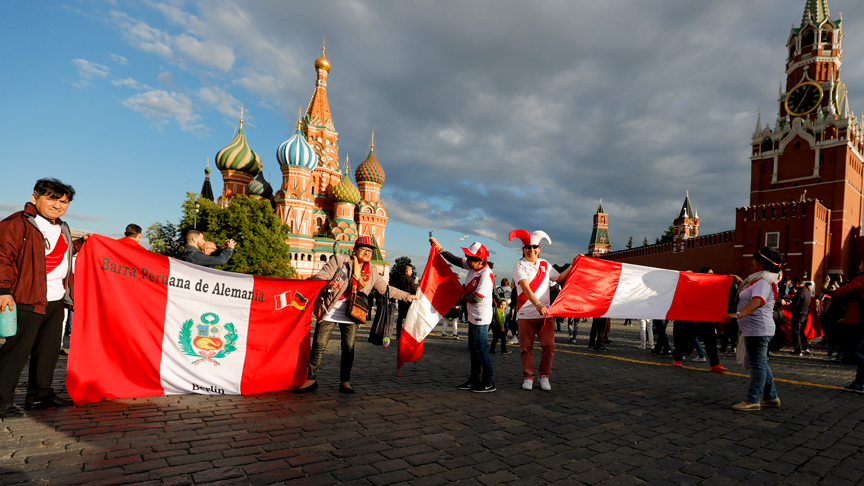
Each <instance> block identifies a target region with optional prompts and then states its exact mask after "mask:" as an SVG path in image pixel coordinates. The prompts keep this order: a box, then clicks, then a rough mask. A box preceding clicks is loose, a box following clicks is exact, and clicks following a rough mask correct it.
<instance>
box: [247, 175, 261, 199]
mask: <svg viewBox="0 0 864 486" xmlns="http://www.w3.org/2000/svg"><path fill="white" fill-rule="evenodd" d="M249 194H250V195H252V196H258V197H261V195H262V194H264V183H262V182H261V181H259V180H257V179H252V180H251V181H250V182H249Z"/></svg>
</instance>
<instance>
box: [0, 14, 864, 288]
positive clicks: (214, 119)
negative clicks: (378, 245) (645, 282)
mask: <svg viewBox="0 0 864 486" xmlns="http://www.w3.org/2000/svg"><path fill="white" fill-rule="evenodd" d="M805 3H806V1H805V0H753V1H749V2H741V1H740V0H713V1H711V2H701V1H692V0H690V1H688V0H606V1H604V2H593V1H587V0H573V1H536V2H524V1H479V0H476V1H461V2H456V1H442V0H436V1H411V2H405V1H398V0H394V1H362V0H353V1H351V0H343V1H327V0H319V1H315V2H299V1H297V2H286V1H282V0H269V1H263V0H242V1H241V0H208V1H200V2H194V1H182V0H169V1H162V2H160V1H150V0H142V1H119V0H118V1H104V0H80V1H67V2H55V1H40V2H11V3H8V4H7V5H5V6H4V15H3V17H2V20H0V25H2V33H0V36H2V40H3V43H2V48H0V49H2V52H3V55H2V58H3V63H4V76H3V80H2V85H3V88H4V89H2V91H0V99H2V107H3V114H4V116H2V117H0V133H2V134H3V137H2V139H3V143H2V144H3V147H4V158H3V162H2V167H3V172H4V177H3V179H2V181H3V182H2V189H0V215H6V214H9V213H11V212H12V211H15V210H18V209H19V208H20V207H21V206H22V204H23V202H25V201H27V200H29V195H30V192H31V190H32V184H33V182H34V181H35V180H36V179H38V178H40V177H45V176H53V177H58V178H61V179H62V180H64V181H66V182H69V183H71V184H72V185H73V186H75V188H76V190H77V191H78V194H77V196H76V197H75V200H74V202H73V204H72V206H71V207H70V210H69V211H70V212H69V213H68V214H67V220H68V221H69V222H70V224H71V226H72V227H73V228H76V229H81V230H87V231H92V232H97V233H102V234H111V235H116V234H119V233H120V232H122V230H123V228H124V227H125V225H126V224H127V223H129V222H136V223H138V224H140V225H141V226H143V227H147V226H149V225H150V224H152V223H154V222H156V221H172V222H176V221H177V220H178V218H179V207H180V203H181V201H182V200H183V198H184V196H185V193H186V192H187V191H190V192H197V191H199V190H200V188H201V184H202V182H203V176H204V173H203V170H204V167H205V165H206V163H207V161H208V160H210V161H212V160H213V158H214V156H215V154H216V153H217V152H218V151H219V149H221V148H222V147H223V146H225V145H226V144H227V143H228V142H229V141H230V140H231V139H232V138H233V136H234V132H235V130H236V128H237V120H238V118H239V114H240V104H241V103H243V104H244V106H245V118H246V122H247V123H246V125H245V129H246V130H245V131H246V135H247V140H248V142H249V144H250V145H251V147H252V149H253V150H255V151H256V152H258V153H259V154H260V155H261V157H262V159H263V163H264V168H265V175H267V176H268V177H270V178H271V181H272V182H273V184H274V185H277V184H278V180H279V174H280V172H279V169H278V164H277V162H276V158H275V151H276V149H277V147H278V146H279V145H280V144H281V143H282V142H283V141H284V140H286V139H287V138H288V137H289V133H290V131H291V130H292V128H293V126H294V123H295V121H296V117H297V111H298V108H299V107H300V106H302V107H303V108H304V109H305V107H306V106H307V104H308V102H309V99H310V97H311V95H312V92H313V89H314V86H315V70H314V67H313V63H314V60H315V59H316V58H317V57H318V56H319V55H320V54H321V45H322V41H323V39H324V38H325V37H326V45H327V58H328V59H329V60H330V63H331V64H332V70H331V72H330V77H329V78H328V97H329V101H330V108H331V112H332V115H333V121H334V124H335V126H336V129H337V130H338V131H339V145H340V155H341V157H342V161H341V162H342V163H344V157H345V155H346V153H347V154H350V160H351V162H352V167H354V166H356V164H357V163H359V162H361V161H362V160H363V158H364V157H365V155H366V153H367V152H368V143H369V138H370V135H371V132H372V130H375V141H376V155H377V157H378V160H379V161H380V162H381V164H382V166H383V167H384V170H385V171H386V176H387V179H386V182H385V184H384V186H383V189H382V198H383V199H384V201H385V204H386V207H387V208H388V211H389V212H390V219H389V222H388V226H387V242H386V243H387V245H386V246H387V249H388V257H389V258H390V259H394V258H395V257H397V256H401V255H409V256H411V257H412V258H413V259H415V263H421V262H420V261H418V260H422V261H425V255H426V252H427V248H428V246H426V243H425V240H426V238H427V234H428V231H430V230H431V231H434V234H435V235H436V236H437V237H438V238H439V240H440V241H441V242H442V244H444V246H448V247H449V246H450V245H451V244H452V245H453V249H454V250H456V248H457V245H459V244H460V243H463V242H459V241H458V240H456V239H458V238H459V237H460V236H464V235H469V239H470V240H475V239H476V240H480V241H483V242H484V243H487V245H488V246H489V248H490V249H491V250H492V251H493V252H494V253H493V256H492V259H493V260H496V261H498V263H499V264H500V265H502V266H505V268H509V266H510V265H512V264H513V262H515V260H516V259H517V258H518V253H517V250H516V247H517V246H518V245H517V244H515V243H510V242H508V241H507V233H508V232H509V231H510V230H511V229H514V228H524V229H526V230H528V231H529V232H530V231H533V230H535V229H543V230H545V231H546V232H547V233H549V234H550V236H551V237H552V241H553V244H552V246H550V247H546V248H544V250H543V256H545V257H547V258H549V259H550V260H552V261H553V262H557V263H564V262H567V261H570V260H571V259H572V258H573V257H574V256H575V255H576V254H577V253H579V252H584V251H585V250H586V247H587V244H588V239H589V236H590V233H591V218H592V214H593V213H594V212H595V210H596V209H597V206H598V203H599V201H600V199H601V198H602V199H603V206H604V208H605V209H606V210H607V212H608V213H609V215H610V235H611V238H612V244H613V247H614V249H622V248H624V245H625V244H626V243H627V240H628V238H629V237H630V236H633V239H634V242H636V243H637V246H638V244H640V243H641V241H642V239H643V237H648V239H649V240H650V241H652V242H653V241H654V238H656V237H658V236H660V234H662V232H663V231H664V230H665V228H666V227H667V226H668V225H669V224H670V223H671V222H672V219H673V218H674V217H675V215H676V213H677V212H678V211H679V210H680V208H681V204H682V202H683V200H684V194H685V191H686V190H689V191H690V195H691V200H692V202H693V205H694V206H695V207H696V209H697V210H698V212H699V216H700V219H701V227H700V233H701V234H708V233H712V232H718V231H725V230H729V229H732V228H733V227H734V208H735V207H739V206H744V205H746V204H747V203H748V197H749V196H748V190H749V189H748V185H749V165H750V162H749V159H748V155H749V142H750V137H751V134H752V133H753V131H754V128H755V125H756V111H757V109H760V108H761V109H762V113H763V117H762V120H763V123H768V122H770V123H772V124H773V120H774V118H775V117H776V113H777V107H778V103H777V94H778V87H779V84H780V83H781V82H783V81H784V80H785V74H784V61H785V51H786V49H785V44H786V40H787V38H788V36H789V32H790V28H791V27H792V26H793V25H798V24H800V22H801V16H802V12H803V10H804V5H805ZM828 3H829V7H830V9H831V17H832V18H834V19H836V18H838V16H839V14H840V12H843V18H844V21H843V25H844V31H845V32H844V33H845V38H844V41H843V46H844V48H845V49H844V53H843V54H844V64H843V69H842V79H843V81H844V82H846V84H847V86H848V89H849V93H850V99H851V108H852V109H853V110H857V111H861V110H862V109H864V104H860V103H857V100H859V99H860V100H864V3H862V2H860V1H859V0H829V2H828ZM859 96H861V97H860V98H859ZM352 172H353V170H352ZM213 186H214V187H213V188H214V191H216V192H220V191H221V188H222V184H221V178H220V177H219V174H218V171H215V170H214V177H213ZM454 240H456V241H455V243H454ZM503 273H504V274H506V273H507V272H506V271H503Z"/></svg>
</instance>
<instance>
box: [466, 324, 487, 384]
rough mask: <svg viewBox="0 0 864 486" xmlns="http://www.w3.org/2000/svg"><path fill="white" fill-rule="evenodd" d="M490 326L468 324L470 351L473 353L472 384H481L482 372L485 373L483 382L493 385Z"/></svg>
mask: <svg viewBox="0 0 864 486" xmlns="http://www.w3.org/2000/svg"><path fill="white" fill-rule="evenodd" d="M488 341H489V326H488V325H483V326H481V325H477V324H468V351H469V352H470V353H471V376H470V377H469V378H468V379H469V380H470V381H471V382H472V383H480V371H481V370H482V371H483V382H484V383H487V384H488V383H492V360H491V359H489V346H488V344H487V342H488Z"/></svg>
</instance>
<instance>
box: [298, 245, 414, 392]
mask: <svg viewBox="0 0 864 486" xmlns="http://www.w3.org/2000/svg"><path fill="white" fill-rule="evenodd" d="M373 251H375V244H374V243H373V242H372V238H370V237H368V236H361V237H359V238H357V241H356V242H354V251H353V253H352V254H350V255H343V254H341V253H335V254H333V256H331V257H330V260H328V261H327V263H326V264H325V265H324V267H323V268H321V270H320V271H319V272H318V273H317V274H316V275H315V276H314V277H312V279H313V280H330V283H329V284H327V285H325V286H324V287H323V288H322V289H321V292H319V293H318V297H317V298H316V299H315V309H314V312H315V319H316V320H317V324H316V325H315V337H314V338H313V342H312V351H311V352H310V353H309V370H308V373H307V375H306V382H305V383H303V385H301V386H300V388H298V389H296V390H294V393H295V394H299V393H308V392H311V391H314V390H316V389H317V388H318V369H319V368H320V367H321V360H322V358H323V357H324V351H326V350H327V344H328V343H329V342H330V334H331V333H332V332H333V328H334V327H336V325H337V324H338V325H339V332H340V334H341V337H342V356H341V359H340V361H339V382H340V383H339V393H354V388H352V387H351V383H350V381H351V368H352V367H353V365H354V339H355V337H356V335H357V327H358V326H359V325H360V324H361V323H358V322H357V321H356V320H355V319H354V318H353V317H352V316H351V314H350V311H351V309H350V308H351V300H352V299H350V298H349V297H352V296H355V295H357V293H359V294H363V295H362V297H363V298H364V299H366V298H368V296H369V294H370V293H371V292H372V289H375V290H377V291H378V293H380V294H382V295H387V292H388V291H389V295H390V297H391V298H394V299H398V300H403V301H407V302H411V301H414V300H417V297H416V296H414V295H411V294H409V293H407V292H404V291H402V290H399V289H397V288H396V287H393V286H390V285H387V281H386V280H384V277H382V276H381V275H380V274H379V273H378V272H377V271H375V270H373V269H372V264H371V263H369V261H370V260H371V259H372V252H373Z"/></svg>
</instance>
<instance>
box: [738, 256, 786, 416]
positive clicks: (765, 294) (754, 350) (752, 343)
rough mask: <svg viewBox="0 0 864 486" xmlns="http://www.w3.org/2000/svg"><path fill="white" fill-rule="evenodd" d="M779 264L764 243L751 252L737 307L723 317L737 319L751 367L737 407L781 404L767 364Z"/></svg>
mask: <svg viewBox="0 0 864 486" xmlns="http://www.w3.org/2000/svg"><path fill="white" fill-rule="evenodd" d="M782 265H783V259H782V258H781V257H780V253H779V252H777V250H773V249H771V248H769V247H767V246H764V247H762V249H760V250H759V251H757V252H756V253H755V254H753V260H751V262H750V270H751V272H752V273H751V274H750V276H749V277H747V278H746V279H745V280H744V282H743V283H742V284H741V286H740V288H739V289H738V303H737V306H736V308H737V311H735V312H734V313H733V312H730V313H728V314H726V316H725V317H724V320H725V321H726V322H729V321H730V320H732V319H738V327H739V329H740V330H741V335H742V336H743V337H744V347H745V349H746V351H747V365H748V368H749V370H750V387H749V388H748V389H747V395H746V397H745V398H744V400H743V401H742V402H741V403H736V404H735V405H733V406H732V409H733V410H736V411H742V412H749V411H755V410H760V409H761V408H762V407H779V406H780V398H778V397H777V389H776V388H775V387H774V376H773V374H772V373H771V367H770V366H768V343H769V342H771V338H772V337H773V336H774V330H775V329H774V328H775V325H774V317H773V309H774V302H776V300H777V299H778V290H777V277H778V273H779V272H780V267H781V266H782Z"/></svg>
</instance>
